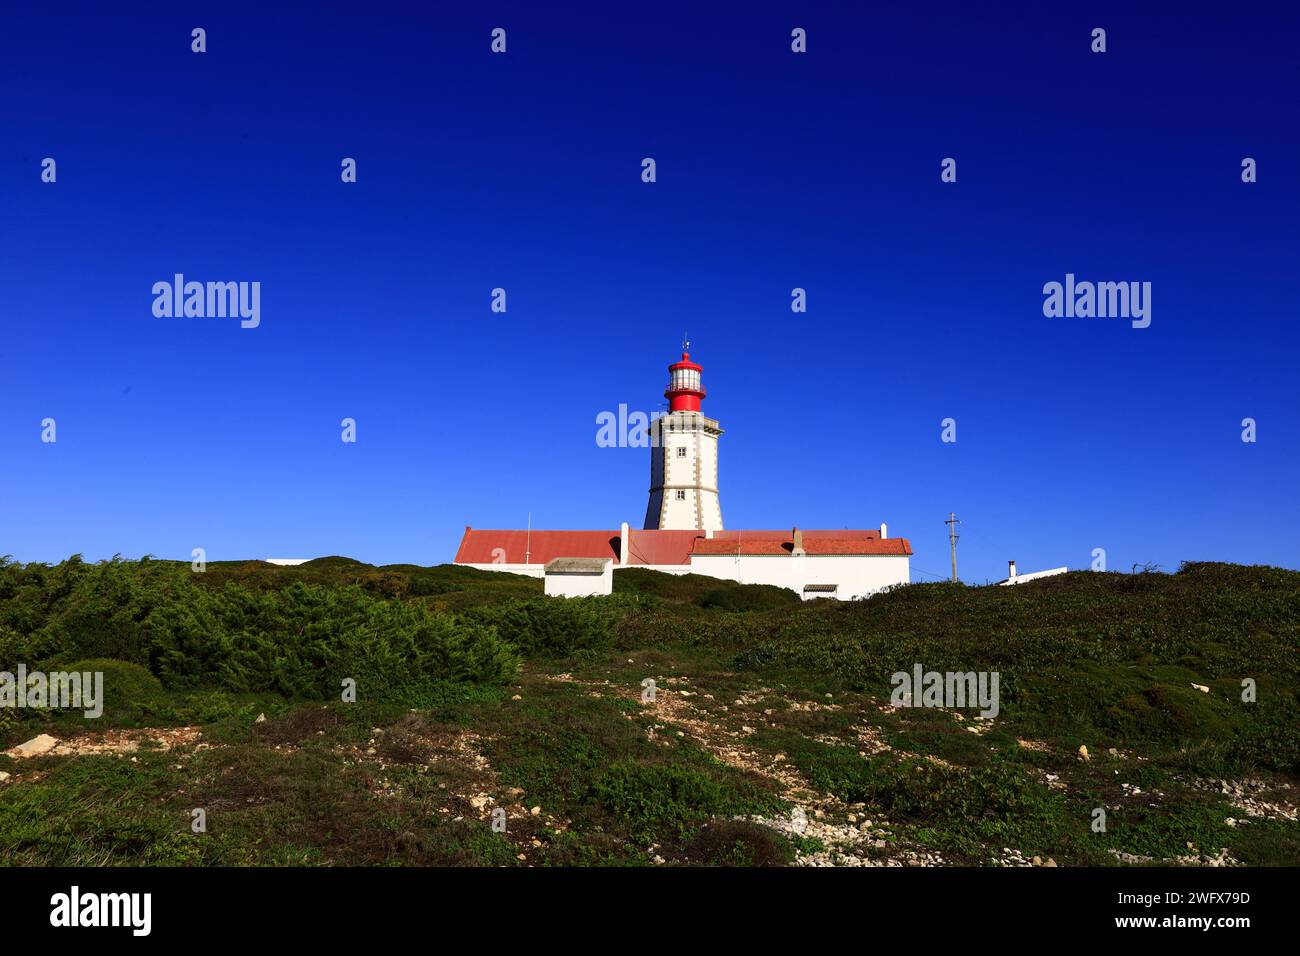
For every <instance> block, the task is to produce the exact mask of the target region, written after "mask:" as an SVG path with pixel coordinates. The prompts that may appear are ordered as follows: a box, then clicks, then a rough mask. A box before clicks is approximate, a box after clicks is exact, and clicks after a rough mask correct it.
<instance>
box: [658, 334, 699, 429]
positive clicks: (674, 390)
mask: <svg viewBox="0 0 1300 956" xmlns="http://www.w3.org/2000/svg"><path fill="white" fill-rule="evenodd" d="M690 347H691V343H690V342H683V343H682V349H683V351H682V360H681V361H680V362H674V363H673V364H672V365H670V366H668V388H667V389H666V390H665V391H664V398H666V399H668V410H669V411H670V412H698V411H699V410H700V400H701V399H702V398H704V386H703V385H702V384H701V383H700V373H701V372H702V371H704V369H702V368H701V367H700V366H698V365H696V364H695V363H694V362H692V361H691V353H690V352H687V351H685V350H686V349H689V348H690Z"/></svg>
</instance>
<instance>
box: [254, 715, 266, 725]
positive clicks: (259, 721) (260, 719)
mask: <svg viewBox="0 0 1300 956" xmlns="http://www.w3.org/2000/svg"><path fill="white" fill-rule="evenodd" d="M253 723H255V724H264V723H266V714H258V715H257V720H255V721H253Z"/></svg>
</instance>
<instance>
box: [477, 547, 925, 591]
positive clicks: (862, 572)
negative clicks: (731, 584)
mask: <svg viewBox="0 0 1300 956" xmlns="http://www.w3.org/2000/svg"><path fill="white" fill-rule="evenodd" d="M465 567H470V568H479V569H480V570H483V571H508V572H510V573H512V574H525V575H527V576H529V577H533V578H544V577H545V576H546V575H545V569H544V566H543V565H540V564H468V565H465ZM624 567H640V568H645V569H646V570H647V571H662V572H663V573H665V574H705V575H708V576H709V577H714V578H722V579H724V580H727V581H737V582H739V583H741V584H774V585H776V586H777V587H782V588H789V589H790V590H792V591H794V592H795V593H797V594H799V595H800V596H802V595H803V588H804V585H805V584H835V585H838V589H837V591H836V593H835V597H837V598H838V599H839V600H841V601H851V600H855V599H856V598H860V597H867V596H870V595H871V594H874V593H876V592H877V591H880V590H881V589H883V588H887V587H891V586H893V585H896V584H907V583H908V582H909V581H911V559H910V558H909V557H908V556H906V555H815V554H805V555H801V556H797V557H796V556H794V555H788V554H787V555H766V554H742V555H740V556H739V557H737V556H736V555H734V554H696V555H692V556H691V563H690V564H640V565H621V564H620V565H613V566H612V567H611V568H610V569H609V570H607V571H606V572H605V573H606V574H607V575H609V574H610V573H611V572H612V571H617V570H619V569H621V568H624ZM594 578H595V575H591V576H590V577H589V579H588V580H591V579H594ZM546 580H547V583H546V589H547V590H546V593H547V594H550V593H551V590H550V588H551V583H550V578H547V579H546ZM609 588H610V590H607V591H603V592H600V593H604V594H608V593H610V591H612V589H613V578H612V576H611V578H610V584H609ZM566 596H573V595H566ZM819 596H822V597H824V596H825V595H819Z"/></svg>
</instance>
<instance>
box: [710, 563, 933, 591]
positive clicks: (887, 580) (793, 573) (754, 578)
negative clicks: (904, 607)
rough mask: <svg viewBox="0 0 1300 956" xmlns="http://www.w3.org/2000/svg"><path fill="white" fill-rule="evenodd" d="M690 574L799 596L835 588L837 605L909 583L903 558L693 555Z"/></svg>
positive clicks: (906, 565) (909, 568)
mask: <svg viewBox="0 0 1300 956" xmlns="http://www.w3.org/2000/svg"><path fill="white" fill-rule="evenodd" d="M691 570H692V571H693V572H695V573H696V574H707V575H709V576H710V577H715V578H726V579H727V580H730V581H738V582H740V583H741V584H774V585H776V586H777V587H782V588H790V589H791V590H792V591H795V592H797V593H799V594H800V595H801V596H802V594H803V588H804V585H805V584H835V585H838V589H837V590H836V593H835V597H837V598H839V599H840V600H841V601H851V600H853V599H855V598H860V597H866V596H868V595H871V594H874V593H876V592H877V591H879V590H881V589H883V588H887V587H891V586H893V585H895V584H907V583H908V582H909V581H910V580H911V561H910V558H909V557H908V556H907V555H883V554H881V555H877V554H868V555H839V554H834V555H832V554H804V555H790V554H785V555H775V554H773V555H768V554H742V555H739V556H737V555H734V554H693V555H691ZM820 596H822V597H825V596H826V595H824V594H823V595H820Z"/></svg>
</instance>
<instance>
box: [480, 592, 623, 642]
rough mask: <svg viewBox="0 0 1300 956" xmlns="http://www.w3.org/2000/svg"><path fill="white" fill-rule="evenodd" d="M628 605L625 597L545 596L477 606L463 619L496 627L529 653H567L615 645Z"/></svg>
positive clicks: (503, 635) (508, 639)
mask: <svg viewBox="0 0 1300 956" xmlns="http://www.w3.org/2000/svg"><path fill="white" fill-rule="evenodd" d="M627 606H628V602H627V601H626V600H624V599H610V598H598V597H596V598H568V599H565V600H560V599H557V598H546V597H544V598H534V599H533V600H529V601H511V602H509V603H506V604H498V605H495V606H486V607H480V608H475V609H473V610H472V611H469V612H466V613H465V614H464V615H463V619H464V620H466V621H470V622H475V623H478V624H481V625H488V626H491V627H494V628H495V629H496V631H497V633H498V634H500V635H501V637H502V638H503V639H505V640H507V641H509V642H510V643H511V644H513V645H514V646H515V647H517V648H519V650H521V651H522V652H523V653H524V654H525V655H533V654H553V655H563V654H572V653H574V652H575V651H579V650H594V649H597V648H602V647H609V646H610V645H612V644H613V642H614V633H615V625H616V624H617V623H618V621H619V619H620V618H621V617H622V616H623V609H624V608H625V607H627Z"/></svg>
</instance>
